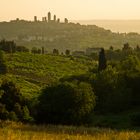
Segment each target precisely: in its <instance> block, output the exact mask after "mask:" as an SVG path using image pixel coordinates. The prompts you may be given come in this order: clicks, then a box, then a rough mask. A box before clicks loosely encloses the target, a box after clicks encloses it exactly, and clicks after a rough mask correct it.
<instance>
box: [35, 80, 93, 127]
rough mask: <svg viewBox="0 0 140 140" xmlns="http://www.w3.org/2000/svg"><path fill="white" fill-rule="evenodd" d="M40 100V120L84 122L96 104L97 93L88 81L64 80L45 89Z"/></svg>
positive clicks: (58, 122) (66, 122) (48, 121)
mask: <svg viewBox="0 0 140 140" xmlns="http://www.w3.org/2000/svg"><path fill="white" fill-rule="evenodd" d="M39 101H40V103H39V106H38V110H39V112H38V116H37V119H38V121H39V122H46V123H53V124H82V123H86V121H87V120H88V117H87V116H88V115H89V114H90V113H91V111H92V110H93V108H94V106H95V95H94V93H93V90H92V88H91V86H90V85H89V84H87V83H83V82H81V83H78V82H75V83H69V82H64V83H59V84H56V85H54V86H51V87H46V88H45V89H43V91H42V94H41V96H40V97H39Z"/></svg>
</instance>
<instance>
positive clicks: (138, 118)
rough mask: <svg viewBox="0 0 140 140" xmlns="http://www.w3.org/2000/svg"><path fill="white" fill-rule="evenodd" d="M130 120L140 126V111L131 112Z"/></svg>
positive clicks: (134, 124)
mask: <svg viewBox="0 0 140 140" xmlns="http://www.w3.org/2000/svg"><path fill="white" fill-rule="evenodd" d="M130 120H131V125H132V126H140V112H136V113H133V114H131V115H130Z"/></svg>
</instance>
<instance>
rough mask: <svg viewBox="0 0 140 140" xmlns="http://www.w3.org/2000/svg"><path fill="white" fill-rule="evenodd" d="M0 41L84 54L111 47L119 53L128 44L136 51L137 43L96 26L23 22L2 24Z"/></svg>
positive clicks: (133, 36)
mask: <svg viewBox="0 0 140 140" xmlns="http://www.w3.org/2000/svg"><path fill="white" fill-rule="evenodd" d="M0 38H1V39H3V38H6V39H7V40H14V41H15V42H16V43H17V44H18V45H23V46H27V47H29V48H32V47H42V46H44V47H45V50H47V51H52V50H53V49H54V48H57V49H59V50H60V51H65V50H66V49H70V50H85V49H86V48H88V47H104V48H109V47H110V46H111V45H112V46H114V48H116V49H118V48H121V47H122V46H123V44H124V43H126V42H129V44H130V45H131V46H132V47H135V46H136V45H137V44H139V42H140V35H139V34H136V33H129V34H119V33H112V32H111V31H110V30H105V29H103V28H100V27H97V26H95V25H88V26H86V25H80V24H74V23H69V24H65V23H53V22H52V23H47V22H41V21H38V22H29V21H24V20H19V21H11V22H1V23H0Z"/></svg>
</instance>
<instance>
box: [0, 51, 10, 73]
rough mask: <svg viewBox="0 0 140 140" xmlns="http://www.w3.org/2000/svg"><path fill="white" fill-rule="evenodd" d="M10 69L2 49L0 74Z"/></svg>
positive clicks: (0, 53)
mask: <svg viewBox="0 0 140 140" xmlns="http://www.w3.org/2000/svg"><path fill="white" fill-rule="evenodd" d="M7 71H8V68H7V65H6V62H5V58H4V52H2V51H0V74H6V73H7Z"/></svg>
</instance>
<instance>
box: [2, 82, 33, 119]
mask: <svg viewBox="0 0 140 140" xmlns="http://www.w3.org/2000/svg"><path fill="white" fill-rule="evenodd" d="M0 93H1V95H0V119H2V120H7V119H9V120H14V121H18V120H19V121H23V122H27V121H32V120H33V119H32V117H31V116H30V112H29V110H28V107H27V106H26V104H27V100H26V99H25V98H24V97H23V96H22V94H21V93H20V90H19V88H17V87H16V85H15V84H14V83H13V82H11V81H7V80H5V81H3V82H2V85H1V87H0Z"/></svg>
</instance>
